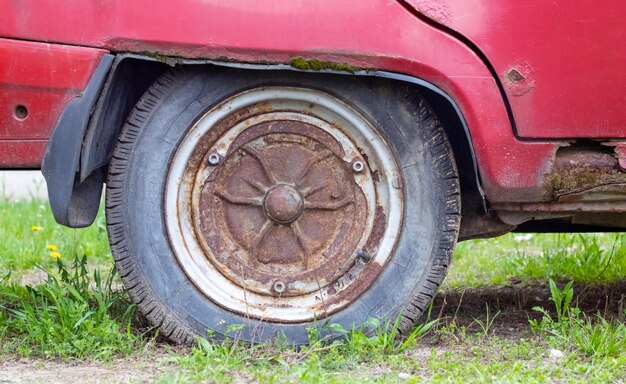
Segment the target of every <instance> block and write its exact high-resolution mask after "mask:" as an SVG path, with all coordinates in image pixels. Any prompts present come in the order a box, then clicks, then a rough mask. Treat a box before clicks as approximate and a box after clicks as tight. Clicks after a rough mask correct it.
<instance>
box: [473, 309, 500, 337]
mask: <svg viewBox="0 0 626 384" xmlns="http://www.w3.org/2000/svg"><path fill="white" fill-rule="evenodd" d="M485 309H486V310H487V315H486V318H485V321H483V320H480V319H476V318H474V323H475V324H477V325H478V326H479V327H480V333H479V337H480V340H481V341H483V340H484V339H485V338H486V337H488V336H489V331H490V330H491V327H492V326H493V322H494V321H495V319H496V317H498V316H499V315H500V311H498V312H496V313H495V315H493V316H490V313H489V305H488V304H485Z"/></svg>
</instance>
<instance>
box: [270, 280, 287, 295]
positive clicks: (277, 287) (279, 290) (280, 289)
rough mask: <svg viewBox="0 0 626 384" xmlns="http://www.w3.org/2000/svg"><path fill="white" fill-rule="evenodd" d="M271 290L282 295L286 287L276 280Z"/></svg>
mask: <svg viewBox="0 0 626 384" xmlns="http://www.w3.org/2000/svg"><path fill="white" fill-rule="evenodd" d="M272 289H274V292H276V293H283V292H285V290H286V289H287V285H286V284H285V283H283V282H282V281H280V280H276V281H275V282H274V285H273V286H272Z"/></svg>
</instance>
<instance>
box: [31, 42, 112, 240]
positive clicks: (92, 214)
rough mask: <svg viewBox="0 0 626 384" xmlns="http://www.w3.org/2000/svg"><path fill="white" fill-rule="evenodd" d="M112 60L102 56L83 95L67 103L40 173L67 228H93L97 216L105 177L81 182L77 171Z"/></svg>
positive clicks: (56, 215)
mask: <svg viewBox="0 0 626 384" xmlns="http://www.w3.org/2000/svg"><path fill="white" fill-rule="evenodd" d="M113 57H114V56H113V55H109V54H105V55H103V56H102V59H101V60H100V64H98V67H96V70H95V72H94V74H93V76H92V77H91V80H89V83H88V84H87V87H86V88H85V91H84V92H83V94H82V95H80V96H79V97H77V98H75V99H73V100H71V101H70V102H69V103H68V104H67V106H66V107H65V109H64V110H63V113H62V114H61V116H60V117H59V120H58V121H57V124H56V126H55V127H54V131H53V132H52V135H51V136H50V140H49V141H48V146H47V147H46V152H45V153H44V157H43V164H42V166H41V172H42V173H43V176H44V178H45V179H46V184H47V187H48V199H49V201H50V207H51V208H52V213H53V214H54V218H55V219H56V221H57V222H58V223H59V224H62V225H65V226H68V227H73V228H81V227H86V226H88V225H91V223H92V222H93V220H94V219H95V218H96V214H97V213H98V206H99V203H100V196H101V194H102V184H103V182H104V174H103V173H102V172H94V173H93V174H92V175H90V176H89V177H88V178H87V179H85V180H84V181H82V182H80V181H79V178H78V174H77V171H78V165H79V162H80V151H81V147H82V142H83V137H84V134H85V130H86V129H87V125H88V123H89V117H90V116H91V113H92V110H93V107H94V105H95V104H96V101H97V100H98V96H99V95H100V91H101V90H102V87H103V85H104V82H105V80H106V78H107V74H108V73H109V69H110V68H111V64H112V63H113Z"/></svg>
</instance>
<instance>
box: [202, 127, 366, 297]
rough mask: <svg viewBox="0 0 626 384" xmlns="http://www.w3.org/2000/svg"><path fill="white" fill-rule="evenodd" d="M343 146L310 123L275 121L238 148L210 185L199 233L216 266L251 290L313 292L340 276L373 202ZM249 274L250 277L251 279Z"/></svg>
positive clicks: (247, 135) (250, 132) (253, 130)
mask: <svg viewBox="0 0 626 384" xmlns="http://www.w3.org/2000/svg"><path fill="white" fill-rule="evenodd" d="M343 156H344V152H343V148H342V146H341V145H340V144H339V143H338V142H337V141H336V140H335V139H334V138H333V137H332V136H331V135H330V134H328V133H326V132H324V131H323V130H321V129H318V128H316V127H313V126H311V125H309V124H306V123H301V122H296V121H270V122H265V123H260V124H258V125H255V126H252V127H250V128H247V129H246V130H245V131H243V132H242V133H241V134H240V135H239V136H237V137H236V138H235V139H234V140H233V141H232V143H231V145H230V147H229V149H228V155H226V156H225V158H224V160H223V165H222V166H221V167H220V168H219V170H217V171H216V172H217V175H216V176H214V177H213V176H212V177H211V180H210V181H208V182H207V183H205V184H204V185H203V186H202V189H201V192H200V201H199V206H198V208H197V209H194V212H197V214H199V217H198V219H197V220H196V223H197V224H196V232H197V233H198V234H199V235H200V236H199V237H200V238H201V239H200V240H201V244H202V245H203V247H204V248H205V252H206V254H207V255H208V256H209V258H211V259H212V262H213V264H214V265H215V266H216V267H217V268H218V269H220V271H221V272H222V273H223V274H224V275H226V276H228V277H229V278H230V279H231V280H232V281H234V282H235V283H237V284H238V285H240V286H245V287H246V289H248V290H250V291H253V292H257V293H261V294H273V293H275V292H274V291H275V289H272V284H273V283H274V279H275V278H276V277H277V276H280V278H281V281H282V282H284V284H285V289H284V291H283V292H281V296H295V295H302V294H306V293H310V292H313V291H316V290H318V289H319V285H322V286H326V285H328V284H330V283H331V282H333V281H334V280H336V279H337V278H338V277H339V276H341V275H342V274H343V273H344V272H345V271H346V270H347V269H348V268H349V266H350V265H351V264H352V262H353V261H354V254H353V249H354V248H355V247H356V244H357V242H358V240H359V239H360V238H361V236H362V235H363V231H364V230H365V228H364V224H363V223H364V222H365V215H366V213H367V208H366V205H365V204H366V200H365V196H364V195H363V192H362V191H361V190H360V189H359V188H358V185H357V184H356V182H355V180H354V177H353V172H352V170H351V169H350V167H349V165H348V164H346V163H345V161H343V159H342V157H343ZM244 275H245V276H244Z"/></svg>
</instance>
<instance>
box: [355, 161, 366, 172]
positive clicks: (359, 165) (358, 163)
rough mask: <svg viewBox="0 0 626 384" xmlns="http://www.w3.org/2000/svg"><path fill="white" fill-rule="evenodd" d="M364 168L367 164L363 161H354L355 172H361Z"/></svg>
mask: <svg viewBox="0 0 626 384" xmlns="http://www.w3.org/2000/svg"><path fill="white" fill-rule="evenodd" d="M364 168H365V165H363V162H362V161H359V160H357V161H355V162H353V163H352V170H353V171H354V172H361V171H362V170H363V169H364Z"/></svg>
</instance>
